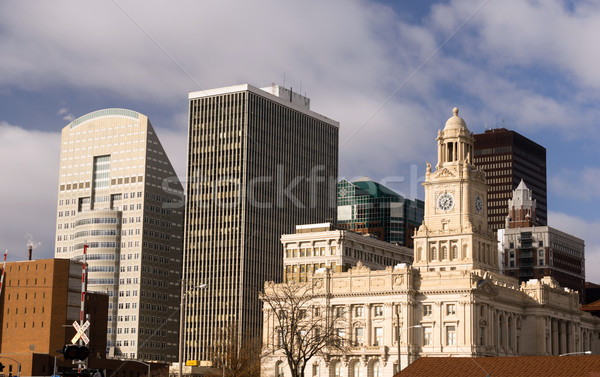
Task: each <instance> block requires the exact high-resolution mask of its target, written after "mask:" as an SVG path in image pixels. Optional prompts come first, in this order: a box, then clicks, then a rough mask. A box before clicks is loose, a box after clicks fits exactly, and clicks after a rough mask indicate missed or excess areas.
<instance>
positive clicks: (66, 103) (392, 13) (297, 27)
mask: <svg viewBox="0 0 600 377" xmlns="http://www.w3.org/2000/svg"><path fill="white" fill-rule="evenodd" d="M599 35H600V4H598V2H594V1H586V0H584V1H578V2H573V1H561V0H544V1H540V0H535V1H534V0H506V1H499V0H487V1H486V0H472V1H471V0H462V1H451V0H450V1H442V2H436V1H408V0H403V1H396V2H372V1H357V0H351V1H350V0H345V1H341V0H339V1H328V2H319V1H304V2H280V1H258V2H242V1H231V2H192V1H181V2H176V3H175V4H172V3H168V4H167V3H164V4H163V3H150V4H148V3H147V2H141V1H112V2H100V1H94V2H87V3H85V4H82V3H80V2H69V1H56V2H51V3H47V2H41V1H40V2H38V1H28V2H2V3H0V51H2V58H1V59H0V159H1V161H3V162H2V164H0V177H1V178H2V181H3V182H2V184H1V185H0V194H1V195H0V198H2V199H0V200H2V203H1V204H2V215H3V216H2V220H1V221H2V227H1V229H0V248H1V249H6V248H7V249H9V259H11V260H19V259H23V258H25V257H26V254H25V245H26V243H27V241H28V240H29V239H31V240H33V242H34V243H36V244H39V246H38V247H37V249H36V251H35V254H36V257H37V258H42V257H51V256H52V255H53V248H54V241H53V238H54V227H55V211H56V196H57V194H56V185H57V182H58V160H59V156H58V153H59V141H60V131H61V129H62V128H63V127H64V126H65V125H67V124H68V123H69V121H70V120H71V119H74V118H77V117H79V116H82V115H84V114H86V113H88V112H91V111H94V110H98V109H101V108H106V107H123V108H129V109H133V110H136V111H139V112H141V113H144V114H146V115H148V116H149V118H150V120H151V122H152V123H153V125H154V126H155V128H156V129H157V132H158V134H159V137H160V138H161V140H162V142H163V144H164V146H165V148H166V150H167V152H168V153H169V156H170V158H171V160H172V162H173V164H174V165H175V168H176V170H177V171H178V173H179V174H180V175H181V176H182V180H184V177H183V174H184V170H185V136H186V130H187V123H186V118H187V93H188V92H190V91H198V90H203V89H210V88H215V87H221V86H229V85H234V84H239V83H246V82H247V83H250V84H252V85H255V86H268V85H270V84H271V83H276V84H279V85H283V84H284V83H285V86H286V87H288V88H289V87H292V88H293V89H294V90H295V91H300V92H301V93H303V94H304V93H306V95H307V96H308V97H310V98H311V107H312V109H313V110H315V111H317V112H320V113H322V114H323V115H326V116H328V117H330V118H333V119H336V120H338V121H339V122H340V125H341V126H340V177H344V178H348V179H352V178H355V177H359V176H365V175H366V176H369V177H371V178H373V179H376V180H380V181H382V182H384V183H387V184H388V185H389V186H390V187H392V188H394V189H396V190H397V191H399V192H401V193H403V194H404V195H406V196H408V197H415V196H418V197H422V188H421V186H420V183H419V177H422V176H423V174H424V170H425V163H426V161H430V162H435V158H436V144H435V137H436V133H437V130H438V129H440V128H442V127H443V125H444V123H445V121H446V119H447V118H448V117H450V115H451V109H452V108H453V107H454V106H457V107H459V108H460V115H461V116H462V117H463V118H464V119H465V121H466V122H467V125H468V127H469V128H470V129H471V130H472V131H474V132H482V131H483V130H484V129H485V127H486V126H487V127H494V126H502V125H504V126H505V127H507V128H511V129H514V130H516V131H517V132H519V133H521V134H523V135H525V136H527V137H529V138H530V139H532V140H534V141H536V142H538V143H539V144H541V145H543V146H545V147H546V149H547V159H548V171H547V174H548V204H549V210H550V213H549V222H550V225H551V226H553V227H556V228H558V229H561V230H563V231H566V232H568V233H571V234H573V235H576V236H578V237H581V238H583V239H584V240H585V242H586V254H587V256H586V257H587V274H588V278H589V280H592V281H596V282H600V265H599V262H600V232H599V231H598V230H600V215H599V214H598V210H599V206H598V204H597V202H598V200H599V199H600V167H599V164H598V163H599V162H600V161H599V160H600V158H599V153H598V147H597V145H598V143H599V142H600V127H599V126H598V121H597V119H600V107H599V106H598V103H599V100H600V90H599V89H600V69H598V67H600V43H598V36H599ZM284 81H285V82H284Z"/></svg>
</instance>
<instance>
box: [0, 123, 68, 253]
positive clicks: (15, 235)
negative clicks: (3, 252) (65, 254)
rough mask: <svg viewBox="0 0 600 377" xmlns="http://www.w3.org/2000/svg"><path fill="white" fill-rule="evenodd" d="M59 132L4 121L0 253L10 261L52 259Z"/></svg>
mask: <svg viewBox="0 0 600 377" xmlns="http://www.w3.org/2000/svg"><path fill="white" fill-rule="evenodd" d="M59 154H60V134H58V133H50V132H40V131H29V130H25V129H23V128H21V127H18V126H13V125H9V124H7V123H6V122H0V160H1V161H4V163H2V164H0V177H2V180H3V184H2V185H0V198H2V203H1V205H2V220H1V221H2V226H1V227H0V249H7V250H8V252H9V253H8V255H9V256H8V259H9V260H23V259H26V258H27V254H26V252H27V245H28V243H30V242H31V243H33V244H35V245H36V246H39V247H37V249H36V250H35V256H34V257H35V258H52V257H53V256H54V235H55V230H54V227H55V224H56V200H57V187H58V165H59Z"/></svg>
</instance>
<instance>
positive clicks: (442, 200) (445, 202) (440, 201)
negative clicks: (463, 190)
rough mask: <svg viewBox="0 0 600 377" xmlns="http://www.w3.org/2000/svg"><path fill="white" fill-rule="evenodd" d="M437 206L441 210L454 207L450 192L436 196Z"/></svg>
mask: <svg viewBox="0 0 600 377" xmlns="http://www.w3.org/2000/svg"><path fill="white" fill-rule="evenodd" d="M437 207H438V208H439V209H440V210H441V211H449V210H451V209H452V207H454V196H452V194H450V193H447V192H445V193H443V194H441V195H440V196H438V198H437Z"/></svg>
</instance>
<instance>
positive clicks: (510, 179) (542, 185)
mask: <svg viewBox="0 0 600 377" xmlns="http://www.w3.org/2000/svg"><path fill="white" fill-rule="evenodd" d="M473 136H474V137H475V148H474V152H475V155H474V156H473V157H474V158H473V161H474V163H475V165H477V166H479V167H481V168H482V169H483V170H484V171H485V173H486V178H487V184H488V185H489V191H488V193H487V199H488V200H487V202H488V222H489V225H490V228H491V229H492V230H494V231H496V230H498V229H502V228H504V221H505V219H506V215H507V214H508V199H510V197H511V196H512V191H513V190H514V189H515V188H516V187H517V186H518V185H519V182H521V179H522V180H524V181H525V183H526V184H527V186H529V187H531V188H532V189H533V199H534V200H536V202H537V221H538V223H539V224H540V225H546V224H547V217H548V216H547V199H546V196H547V194H546V148H544V147H542V146H541V145H539V144H537V143H535V142H533V141H531V140H529V139H528V138H526V137H524V136H522V135H520V134H519V133H517V132H515V131H511V130H507V129H505V128H496V129H491V130H486V131H485V132H484V133H481V134H475V135H473Z"/></svg>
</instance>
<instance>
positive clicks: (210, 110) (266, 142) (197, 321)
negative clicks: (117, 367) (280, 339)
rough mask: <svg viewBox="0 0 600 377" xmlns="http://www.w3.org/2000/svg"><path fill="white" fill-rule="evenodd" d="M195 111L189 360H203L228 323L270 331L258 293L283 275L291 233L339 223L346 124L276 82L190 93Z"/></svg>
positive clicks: (254, 333) (254, 332) (248, 333)
mask: <svg viewBox="0 0 600 377" xmlns="http://www.w3.org/2000/svg"><path fill="white" fill-rule="evenodd" d="M189 111H190V114H189V120H190V124H189V133H188V166H187V177H188V184H187V204H186V225H185V241H184V250H185V254H184V267H183V268H184V279H185V280H186V283H187V285H188V290H187V291H186V292H188V293H187V294H186V296H185V297H186V306H187V311H186V313H185V318H186V320H185V330H184V359H185V360H198V361H200V362H202V361H211V360H213V359H214V356H215V355H217V354H219V353H221V351H220V350H219V349H217V348H218V347H219V344H223V339H226V338H227V336H228V334H227V331H228V330H231V331H235V332H237V337H238V338H239V337H242V336H243V337H250V338H255V337H259V336H260V334H261V330H262V305H261V302H260V300H259V298H258V293H259V292H260V291H262V290H263V287H264V282H265V281H267V280H274V281H282V278H283V253H282V251H281V241H280V239H279V237H280V236H281V234H287V233H291V232H293V231H294V229H295V226H296V224H310V223H322V222H324V221H326V219H330V220H329V221H335V216H336V199H335V198H336V196H335V184H336V177H337V167H338V129H339V125H338V123H337V122H336V121H333V120H331V119H329V118H327V117H325V116H322V115H320V114H317V113H315V112H313V111H311V110H310V100H309V99H308V98H306V97H304V96H301V95H299V94H297V93H294V92H292V91H291V90H287V89H285V88H282V87H279V86H275V85H273V86H271V87H267V88H263V89H259V88H256V87H253V86H251V85H248V84H244V85H238V86H232V87H226V88H220V89H213V90H206V91H201V92H194V93H190V94H189ZM201 284H207V286H206V287H205V288H204V289H194V287H198V286H200V285H201ZM229 339H231V334H229Z"/></svg>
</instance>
